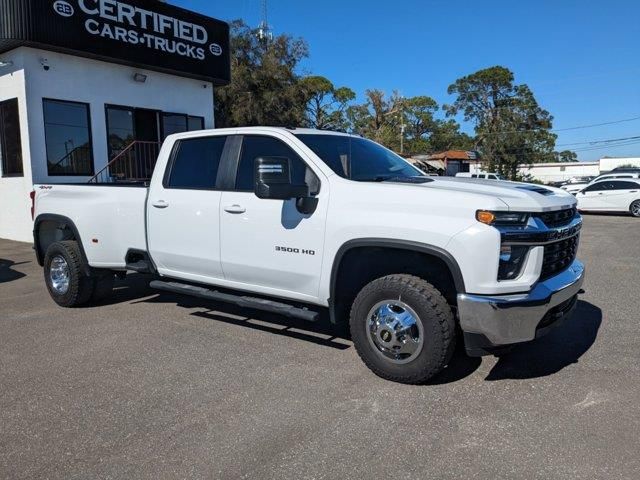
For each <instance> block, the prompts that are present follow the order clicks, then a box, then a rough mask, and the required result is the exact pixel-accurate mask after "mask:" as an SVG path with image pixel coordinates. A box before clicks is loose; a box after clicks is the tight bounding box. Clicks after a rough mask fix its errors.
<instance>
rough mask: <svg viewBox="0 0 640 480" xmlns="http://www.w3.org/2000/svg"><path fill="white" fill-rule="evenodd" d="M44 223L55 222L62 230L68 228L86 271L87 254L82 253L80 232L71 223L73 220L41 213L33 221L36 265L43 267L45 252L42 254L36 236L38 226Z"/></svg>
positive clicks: (87, 263)
mask: <svg viewBox="0 0 640 480" xmlns="http://www.w3.org/2000/svg"><path fill="white" fill-rule="evenodd" d="M46 221H49V222H55V223H57V224H59V225H60V226H61V227H62V228H68V229H69V230H71V231H72V232H73V236H74V237H75V238H76V241H77V242H78V247H79V248H80V255H81V256H82V261H83V262H84V264H85V265H86V266H87V269H88V268H89V262H88V260H87V254H86V253H85V251H84V245H83V244H82V238H81V237H80V232H79V231H78V228H77V227H76V225H75V223H73V220H71V219H70V218H69V217H65V216H63V215H56V214H54V213H43V214H41V215H38V216H37V217H36V219H35V221H34V222H33V247H34V250H35V251H36V258H37V259H38V264H39V265H40V266H41V267H42V266H44V256H45V254H46V252H43V251H42V248H41V247H40V238H39V235H38V231H39V228H40V224H41V223H42V222H46Z"/></svg>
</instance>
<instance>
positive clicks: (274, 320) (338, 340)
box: [0, 270, 602, 385]
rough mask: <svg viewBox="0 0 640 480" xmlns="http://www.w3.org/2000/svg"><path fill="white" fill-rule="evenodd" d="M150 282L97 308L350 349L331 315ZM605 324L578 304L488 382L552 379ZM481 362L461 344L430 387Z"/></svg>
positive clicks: (594, 310)
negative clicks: (260, 306) (312, 316)
mask: <svg viewBox="0 0 640 480" xmlns="http://www.w3.org/2000/svg"><path fill="white" fill-rule="evenodd" d="M0 272H1V270H0ZM14 273H18V272H14ZM0 278H2V277H0ZM152 279H153V277H152V276H150V275H143V274H129V275H127V278H126V280H118V281H116V286H115V289H114V293H113V295H112V296H111V297H109V298H108V299H107V300H106V301H105V302H102V303H100V304H99V305H110V304H117V303H125V302H131V301H133V302H135V303H159V304H175V305H177V306H179V307H183V308H185V309H194V308H198V309H200V310H199V311H196V312H190V313H189V314H190V315H192V316H195V317H199V318H202V319H207V320H213V321H216V322H224V323H227V324H231V325H237V326H242V327H244V328H250V329H253V330H258V331H262V332H267V333H272V334H274V335H281V336H285V337H289V338H294V339H297V340H302V341H306V342H310V343H314V344H316V345H321V346H325V347H330V348H335V349H337V350H346V349H348V348H351V346H352V344H351V341H350V337H349V332H348V328H345V327H341V326H334V325H332V324H331V322H329V318H328V314H327V312H322V314H321V316H320V319H319V320H318V321H317V322H313V323H312V322H306V321H304V320H298V319H295V318H288V317H284V316H281V315H277V314H272V313H268V312H262V311H258V310H251V309H247V308H241V307H236V306H234V305H229V304H224V303H218V302H210V301H207V300H204V299H200V298H195V297H189V296H185V295H178V294H172V293H166V292H163V293H158V292H157V291H156V290H152V289H151V288H149V281H150V280H152ZM601 323H602V311H601V310H600V308H598V307H596V306H595V305H592V304H591V303H589V302H585V301H579V302H578V305H577V307H576V310H575V312H574V313H573V315H572V316H571V318H569V319H568V320H567V321H565V322H564V323H563V324H562V325H560V326H559V327H557V328H556V329H554V330H552V331H551V332H549V334H548V335H546V336H544V337H542V338H540V339H538V340H536V341H534V342H531V343H528V344H524V345H519V346H517V347H514V349H513V350H511V351H510V352H509V353H506V354H502V355H500V357H499V359H498V361H497V363H496V364H495V365H494V366H493V368H492V369H491V371H490V372H489V374H488V375H487V377H486V378H485V380H487V381H496V380H506V379H528V378H538V377H544V376H547V375H553V374H554V373H557V372H559V371H560V370H562V369H563V368H565V367H567V366H569V365H571V364H573V363H577V362H578V360H579V359H580V357H581V356H582V355H583V354H584V353H585V352H587V351H588V350H589V348H591V346H592V345H593V343H594V342H595V340H596V337H597V335H598V330H599V329H600V324H601ZM481 363H482V359H481V358H477V357H468V356H467V355H466V353H465V351H464V345H462V342H461V341H459V342H458V345H457V347H456V351H455V353H454V355H453V357H452V359H451V361H450V362H449V365H448V366H447V368H445V369H444V370H443V371H442V372H441V373H440V374H438V375H437V376H435V377H434V378H433V379H431V380H430V381H429V382H427V385H442V384H447V383H452V382H456V381H459V380H462V379H464V378H466V377H468V376H470V375H471V374H473V373H474V372H475V371H476V370H477V369H478V368H479V367H480V365H481Z"/></svg>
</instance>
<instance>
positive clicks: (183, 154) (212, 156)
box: [164, 136, 227, 190]
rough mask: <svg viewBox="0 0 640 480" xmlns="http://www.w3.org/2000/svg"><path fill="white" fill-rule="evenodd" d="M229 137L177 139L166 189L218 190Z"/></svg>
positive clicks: (166, 176)
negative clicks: (217, 183)
mask: <svg viewBox="0 0 640 480" xmlns="http://www.w3.org/2000/svg"><path fill="white" fill-rule="evenodd" d="M226 141H227V137H226V136H212V137H197V138H186V139H183V140H178V141H177V142H176V144H175V146H174V150H173V154H172V159H171V162H170V166H169V168H168V169H167V173H166V175H165V181H164V187H165V188H176V189H187V190H213V189H215V188H216V181H217V178H218V168H219V166H220V159H221V158H222V152H223V150H224V146H225V143H226Z"/></svg>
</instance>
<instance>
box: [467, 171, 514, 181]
mask: <svg viewBox="0 0 640 480" xmlns="http://www.w3.org/2000/svg"><path fill="white" fill-rule="evenodd" d="M456 177H458V178H484V179H485V180H504V178H502V175H500V174H498V173H487V172H479V173H471V172H459V173H456Z"/></svg>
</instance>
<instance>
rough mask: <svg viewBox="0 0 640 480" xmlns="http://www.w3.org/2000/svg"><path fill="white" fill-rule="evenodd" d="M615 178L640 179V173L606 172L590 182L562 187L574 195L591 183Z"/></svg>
mask: <svg viewBox="0 0 640 480" xmlns="http://www.w3.org/2000/svg"><path fill="white" fill-rule="evenodd" d="M615 179H640V173H638V172H631V173H606V174H604V175H600V176H598V177H596V178H594V179H593V180H592V181H591V182H589V183H573V184H567V185H563V186H562V187H560V188H562V189H563V190H565V191H567V192H569V193H571V194H572V195H575V194H576V193H578V192H580V191H581V190H584V189H585V188H586V187H588V186H589V185H593V184H594V183H598V182H604V181H605V180H615Z"/></svg>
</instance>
